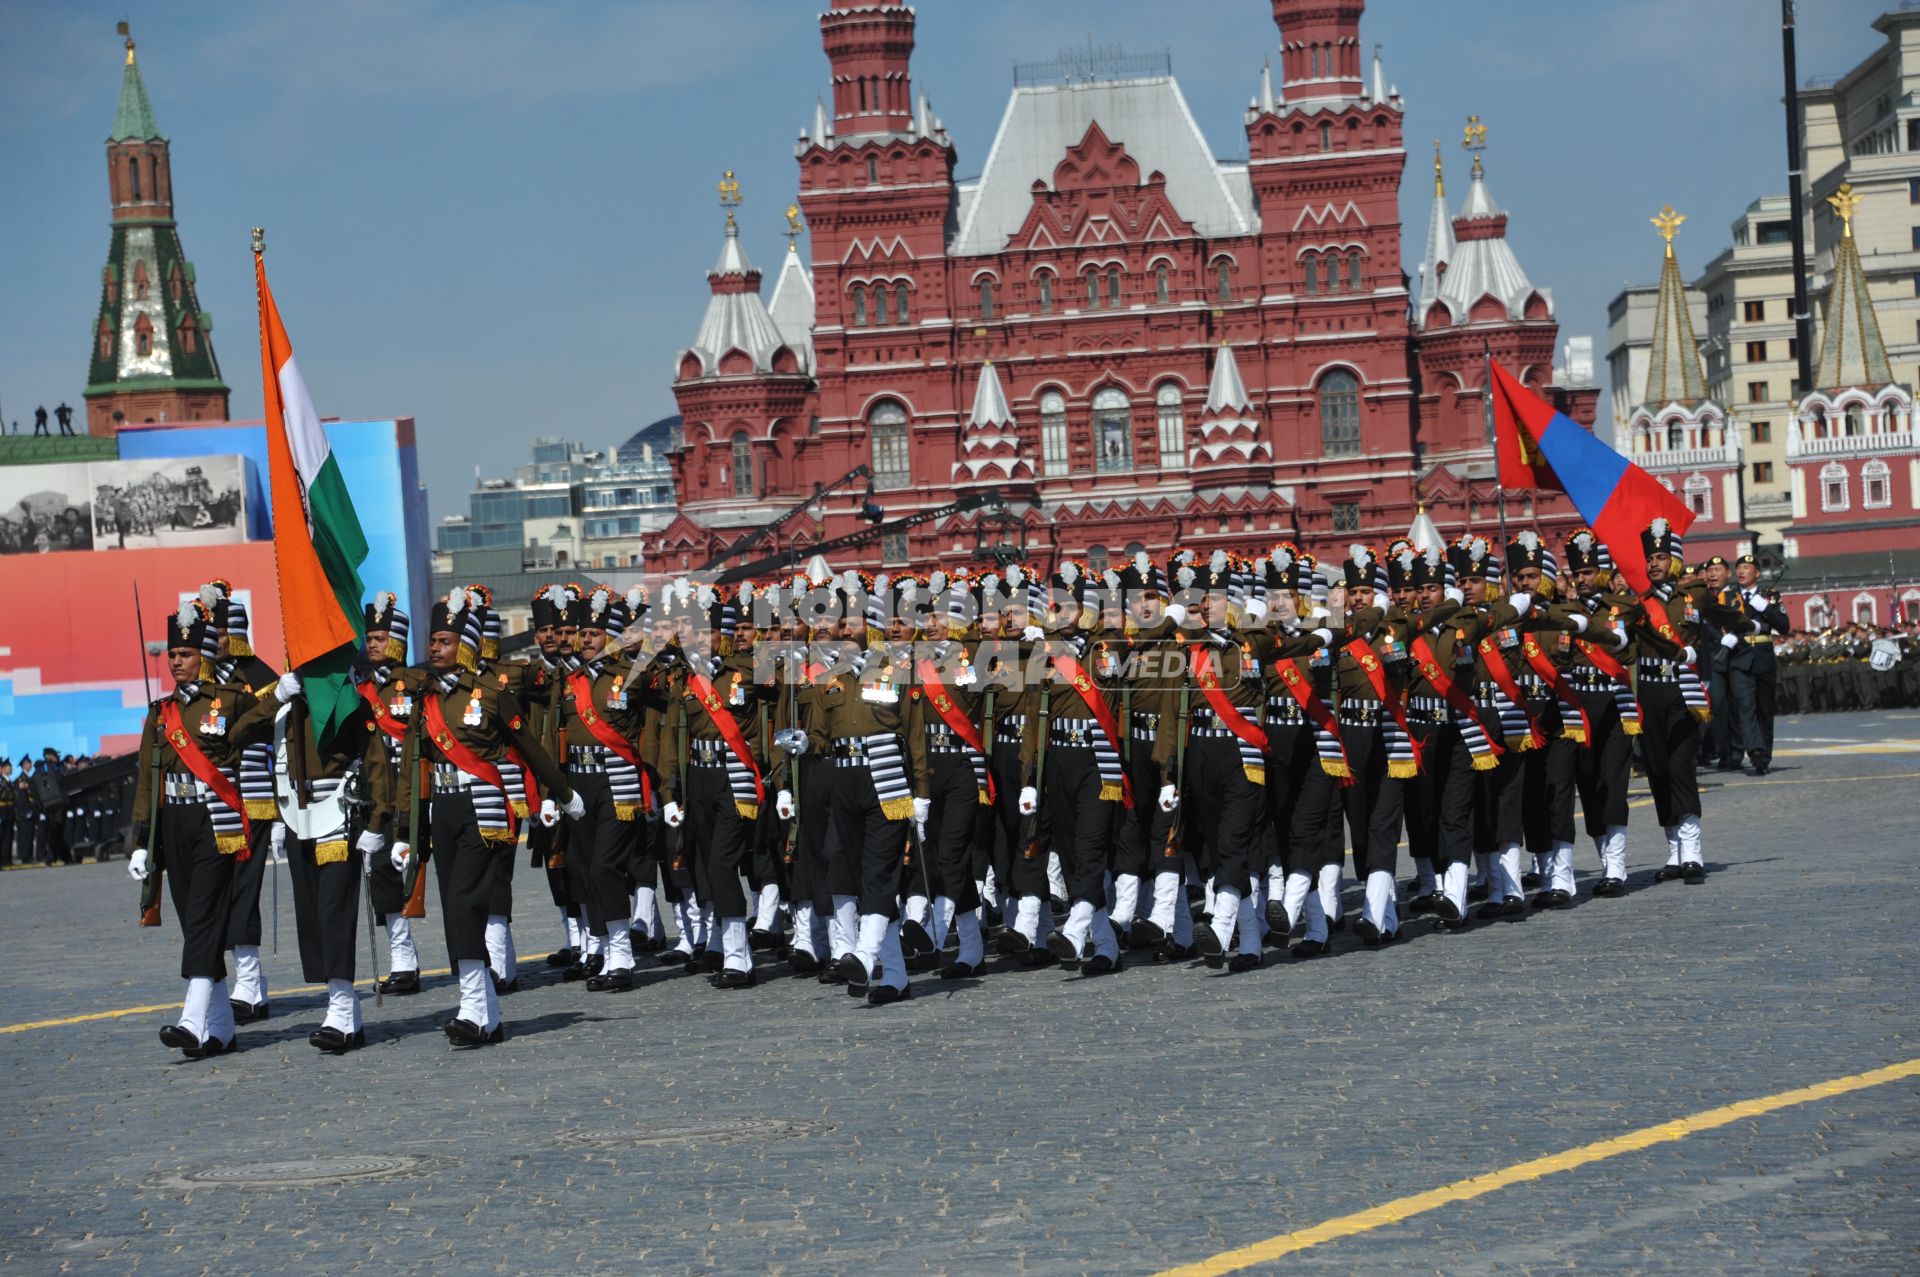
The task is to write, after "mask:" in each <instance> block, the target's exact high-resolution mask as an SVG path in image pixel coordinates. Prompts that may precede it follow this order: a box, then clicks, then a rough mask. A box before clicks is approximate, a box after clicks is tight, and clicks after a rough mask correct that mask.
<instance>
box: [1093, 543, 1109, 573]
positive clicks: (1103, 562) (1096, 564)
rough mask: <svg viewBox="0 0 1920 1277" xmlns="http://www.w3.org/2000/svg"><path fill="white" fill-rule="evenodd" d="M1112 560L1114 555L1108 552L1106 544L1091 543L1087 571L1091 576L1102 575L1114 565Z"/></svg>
mask: <svg viewBox="0 0 1920 1277" xmlns="http://www.w3.org/2000/svg"><path fill="white" fill-rule="evenodd" d="M1112 562H1113V556H1112V554H1111V553H1109V552H1108V550H1107V547H1106V546H1104V545H1090V546H1088V547H1087V573H1088V574H1089V575H1090V576H1099V575H1101V574H1102V573H1104V572H1105V571H1106V570H1107V568H1108V567H1109V566H1111V565H1112Z"/></svg>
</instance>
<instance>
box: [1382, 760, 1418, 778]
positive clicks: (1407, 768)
mask: <svg viewBox="0 0 1920 1277" xmlns="http://www.w3.org/2000/svg"><path fill="white" fill-rule="evenodd" d="M1419 774H1420V765H1419V764H1418V763H1416V762H1414V761H1413V760H1412V759H1411V758H1396V759H1394V760H1393V761H1392V762H1390V763H1388V764H1387V775H1389V776H1391V777H1393V778H1394V779H1395V780H1412V779H1413V778H1414V777H1415V776H1418V775H1419Z"/></svg>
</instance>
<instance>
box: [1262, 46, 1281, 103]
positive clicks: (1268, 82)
mask: <svg viewBox="0 0 1920 1277" xmlns="http://www.w3.org/2000/svg"><path fill="white" fill-rule="evenodd" d="M1277 106H1278V102H1277V101H1276V100H1275V98H1274V96H1273V60H1272V59H1271V58H1269V59H1268V60H1267V62H1266V63H1265V64H1264V65H1263V66H1262V67H1261V68H1260V112H1261V114H1263V115H1268V114H1271V113H1272V112H1273V111H1274V109H1275V107H1277Z"/></svg>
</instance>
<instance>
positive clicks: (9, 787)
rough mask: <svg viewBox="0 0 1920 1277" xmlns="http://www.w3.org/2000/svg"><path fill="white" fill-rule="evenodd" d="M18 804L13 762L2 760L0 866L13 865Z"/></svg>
mask: <svg viewBox="0 0 1920 1277" xmlns="http://www.w3.org/2000/svg"><path fill="white" fill-rule="evenodd" d="M17 803H18V799H17V798H16V797H15V788H14V780H13V760H12V759H11V758H0V865H7V866H11V865H12V864H13V813H14V810H15V807H16V805H17Z"/></svg>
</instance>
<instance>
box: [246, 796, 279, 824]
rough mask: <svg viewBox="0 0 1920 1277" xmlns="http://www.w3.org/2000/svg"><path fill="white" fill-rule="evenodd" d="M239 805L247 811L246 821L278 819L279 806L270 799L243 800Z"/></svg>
mask: <svg viewBox="0 0 1920 1277" xmlns="http://www.w3.org/2000/svg"><path fill="white" fill-rule="evenodd" d="M240 805H241V806H242V807H244V808H246V809H247V819H248V820H278V819H280V804H279V803H277V802H275V801H273V799H271V798H243V799H241V800H240Z"/></svg>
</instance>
